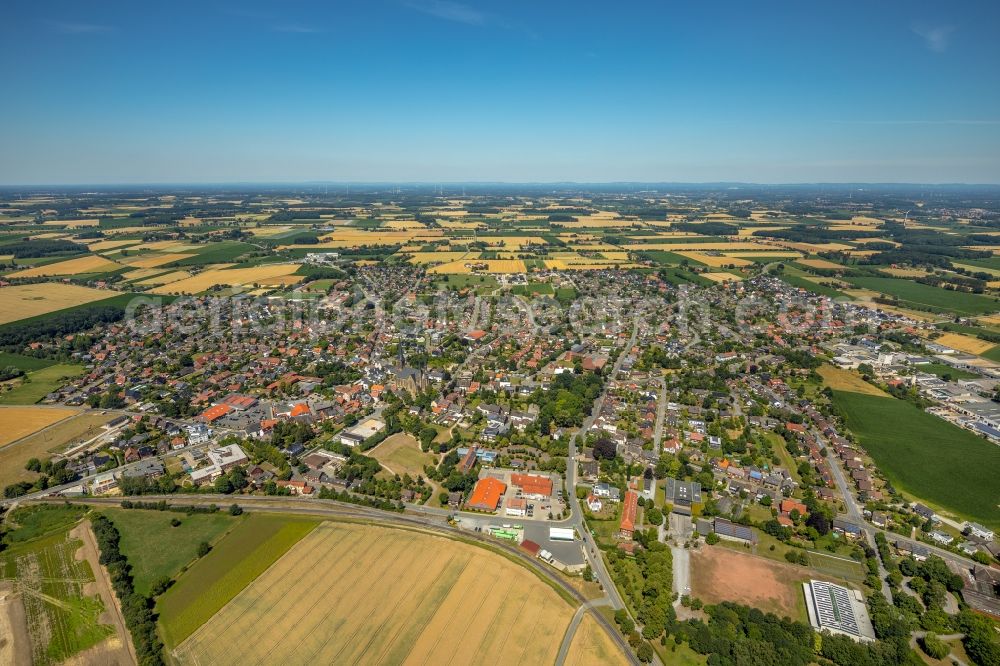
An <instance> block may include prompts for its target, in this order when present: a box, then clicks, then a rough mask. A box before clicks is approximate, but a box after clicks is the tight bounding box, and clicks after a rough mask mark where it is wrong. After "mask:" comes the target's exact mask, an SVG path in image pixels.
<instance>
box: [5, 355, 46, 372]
mask: <svg viewBox="0 0 1000 666" xmlns="http://www.w3.org/2000/svg"><path fill="white" fill-rule="evenodd" d="M55 364H56V362H55V361H50V360H48V359H44V358H35V357H34V356H25V355H24V354H7V353H0V369H2V368H10V367H14V368H17V369H19V370H24V371H25V372H31V371H32V370H41V369H42V368H47V367H49V366H52V365H55Z"/></svg>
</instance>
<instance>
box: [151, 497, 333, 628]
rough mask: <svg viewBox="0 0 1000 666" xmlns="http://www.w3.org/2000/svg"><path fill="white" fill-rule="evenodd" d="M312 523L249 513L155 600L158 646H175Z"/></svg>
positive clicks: (305, 519) (265, 567)
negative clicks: (158, 635)
mask: <svg viewBox="0 0 1000 666" xmlns="http://www.w3.org/2000/svg"><path fill="white" fill-rule="evenodd" d="M318 523H319V521H318V520H313V519H308V518H292V517H288V516H281V515H271V514H250V515H249V516H248V517H247V518H246V519H245V520H243V521H242V522H241V523H240V525H239V526H238V527H237V528H235V529H233V530H232V531H231V532H230V533H229V534H228V535H226V537H225V538H223V539H222V540H221V541H220V542H219V543H218V544H217V545H216V546H215V547H214V548H213V549H212V551H211V552H210V553H209V554H208V555H206V556H205V557H203V558H201V559H200V560H198V561H197V562H195V563H194V564H192V565H191V566H190V567H189V568H188V570H187V571H186V572H184V574H183V575H182V576H181V577H180V578H179V579H178V580H177V583H176V584H175V585H174V586H173V587H171V588H170V589H169V590H167V591H166V592H165V593H164V594H163V596H161V597H160V598H159V602H158V603H157V606H156V610H157V612H158V613H159V616H160V617H159V622H160V628H161V630H162V635H163V640H164V642H165V643H166V644H167V645H168V646H170V647H175V646H177V645H179V644H180V643H181V641H183V640H184V639H185V638H187V637H188V636H190V635H191V634H192V633H193V632H194V631H195V630H197V629H198V627H200V626H201V625H203V624H204V623H205V622H206V621H207V620H208V619H209V618H210V617H212V616H213V615H215V613H216V612H218V610H219V609H220V608H222V607H223V606H225V605H226V604H227V603H228V602H229V600H230V599H232V598H233V597H235V596H236V595H237V594H239V593H240V592H241V591H242V590H243V588H245V587H246V586H247V585H249V584H250V583H251V582H253V580H254V579H255V578H257V576H259V575H260V574H261V573H263V572H264V570H265V569H267V568H268V567H269V566H271V564H273V563H274V562H276V561H277V560H278V558H280V557H281V556H282V555H284V554H285V553H286V552H288V550H289V549H290V548H291V547H292V546H294V545H295V544H296V543H298V542H299V540H300V539H302V537H304V536H305V535H307V534H308V533H309V532H311V531H312V529H313V528H314V527H316V525H317V524H318Z"/></svg>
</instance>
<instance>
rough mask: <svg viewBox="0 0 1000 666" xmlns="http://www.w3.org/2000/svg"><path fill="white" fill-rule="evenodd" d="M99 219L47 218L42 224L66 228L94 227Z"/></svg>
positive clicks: (98, 222)
mask: <svg viewBox="0 0 1000 666" xmlns="http://www.w3.org/2000/svg"><path fill="white" fill-rule="evenodd" d="M100 223H101V221H100V220H97V219H92V220H47V221H45V222H44V223H43V224H45V225H46V226H50V227H66V228H68V229H80V228H82V227H96V226H97V225H98V224H100Z"/></svg>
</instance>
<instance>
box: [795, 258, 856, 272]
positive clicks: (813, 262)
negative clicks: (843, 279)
mask: <svg viewBox="0 0 1000 666" xmlns="http://www.w3.org/2000/svg"><path fill="white" fill-rule="evenodd" d="M797 263H800V264H802V265H803V266H809V267H810V268H826V269H829V270H833V271H836V270H843V268H844V267H843V266H841V265H840V264H836V263H834V262H832V261H827V260H826V259H799V260H798V262H797Z"/></svg>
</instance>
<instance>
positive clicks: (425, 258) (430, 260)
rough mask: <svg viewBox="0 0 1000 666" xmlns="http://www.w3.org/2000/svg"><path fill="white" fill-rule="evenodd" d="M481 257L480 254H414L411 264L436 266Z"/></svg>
mask: <svg viewBox="0 0 1000 666" xmlns="http://www.w3.org/2000/svg"><path fill="white" fill-rule="evenodd" d="M478 257H479V252H412V253H410V263H411V264H436V263H445V262H448V261H461V260H463V259H465V260H467V261H468V260H470V259H476V258H478Z"/></svg>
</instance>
